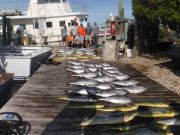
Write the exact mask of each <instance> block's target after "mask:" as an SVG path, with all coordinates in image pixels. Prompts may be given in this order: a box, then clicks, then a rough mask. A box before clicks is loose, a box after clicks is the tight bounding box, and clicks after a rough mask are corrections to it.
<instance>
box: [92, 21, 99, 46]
mask: <svg viewBox="0 0 180 135" xmlns="http://www.w3.org/2000/svg"><path fill="white" fill-rule="evenodd" d="M92 33H93V45H94V47H97V45H98V34H99V26H97V23H96V22H94V26H93V28H92Z"/></svg>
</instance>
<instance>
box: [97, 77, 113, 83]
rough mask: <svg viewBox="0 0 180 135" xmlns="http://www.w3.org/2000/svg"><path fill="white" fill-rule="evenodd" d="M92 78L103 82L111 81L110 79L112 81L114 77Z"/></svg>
mask: <svg viewBox="0 0 180 135" xmlns="http://www.w3.org/2000/svg"><path fill="white" fill-rule="evenodd" d="M93 80H95V81H98V82H101V83H105V82H112V81H114V80H116V79H115V78H114V77H110V76H105V77H97V78H93Z"/></svg>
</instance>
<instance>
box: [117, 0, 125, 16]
mask: <svg viewBox="0 0 180 135" xmlns="http://www.w3.org/2000/svg"><path fill="white" fill-rule="evenodd" d="M118 5H119V7H118V8H119V9H118V16H119V17H120V18H124V0H119V4H118Z"/></svg>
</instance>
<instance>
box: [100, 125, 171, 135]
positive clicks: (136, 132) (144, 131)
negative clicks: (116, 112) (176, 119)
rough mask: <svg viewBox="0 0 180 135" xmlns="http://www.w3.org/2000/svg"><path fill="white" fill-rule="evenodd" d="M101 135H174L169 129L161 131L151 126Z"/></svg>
mask: <svg viewBox="0 0 180 135" xmlns="http://www.w3.org/2000/svg"><path fill="white" fill-rule="evenodd" d="M100 135H173V133H172V132H171V131H170V130H169V129H166V130H159V129H158V128H157V127H151V126H150V127H140V128H135V129H131V130H128V131H124V132H123V131H121V132H114V131H113V130H111V131H109V132H108V131H106V132H104V133H102V134H100Z"/></svg>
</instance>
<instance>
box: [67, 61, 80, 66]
mask: <svg viewBox="0 0 180 135" xmlns="http://www.w3.org/2000/svg"><path fill="white" fill-rule="evenodd" d="M68 63H69V64H72V65H75V66H81V65H82V63H81V62H74V61H70V62H68Z"/></svg>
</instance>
